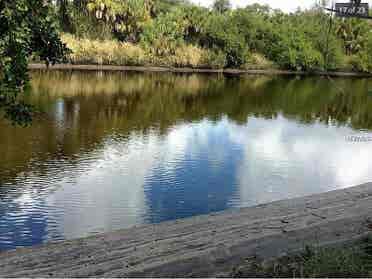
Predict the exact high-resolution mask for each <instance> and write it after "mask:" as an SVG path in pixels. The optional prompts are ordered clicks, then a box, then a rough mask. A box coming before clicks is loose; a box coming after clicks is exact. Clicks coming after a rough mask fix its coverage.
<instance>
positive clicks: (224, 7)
mask: <svg viewBox="0 0 372 279" xmlns="http://www.w3.org/2000/svg"><path fill="white" fill-rule="evenodd" d="M230 9H231V3H230V1H229V0H215V1H214V3H213V10H214V11H216V12H218V13H221V14H222V13H225V12H227V11H228V10H230Z"/></svg>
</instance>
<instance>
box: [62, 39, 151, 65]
mask: <svg viewBox="0 0 372 279" xmlns="http://www.w3.org/2000/svg"><path fill="white" fill-rule="evenodd" d="M62 41H63V42H64V43H66V45H67V47H68V48H69V49H71V50H72V53H71V54H70V55H69V57H68V60H69V62H70V63H72V64H96V65H127V66H138V65H145V64H146V62H147V57H146V54H145V51H144V50H143V49H142V48H141V47H140V46H137V45H134V44H131V43H122V42H119V41H115V40H102V41H100V40H90V39H79V38H76V37H74V36H72V35H70V34H63V35H62Z"/></svg>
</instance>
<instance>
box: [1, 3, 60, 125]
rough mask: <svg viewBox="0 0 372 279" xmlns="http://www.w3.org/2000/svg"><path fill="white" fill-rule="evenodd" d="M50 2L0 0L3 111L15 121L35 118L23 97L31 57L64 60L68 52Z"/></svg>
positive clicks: (22, 122)
mask: <svg viewBox="0 0 372 279" xmlns="http://www.w3.org/2000/svg"><path fill="white" fill-rule="evenodd" d="M50 9H51V6H50V5H48V3H47V1H41V0H17V1H14V0H2V1H0V57H1V60H0V110H2V111H4V112H5V116H6V117H7V118H9V119H11V120H12V121H13V122H15V123H21V124H24V123H27V122H29V121H30V120H31V112H32V108H31V106H30V105H28V104H26V103H24V102H23V101H22V98H20V97H19V96H20V95H21V96H22V94H19V93H21V92H24V91H25V90H26V87H27V84H28V83H27V81H28V75H27V71H28V69H27V66H28V58H29V57H30V56H31V55H32V54H36V55H37V56H38V57H39V58H40V59H41V60H43V61H45V62H46V63H55V62H58V61H61V59H62V58H63V56H64V53H65V52H66V50H67V49H66V48H65V46H64V44H63V43H62V42H61V40H60V39H59V34H58V29H57V26H56V24H55V21H54V20H53V17H52V14H53V12H52V11H51V10H50Z"/></svg>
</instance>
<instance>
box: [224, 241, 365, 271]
mask: <svg viewBox="0 0 372 279" xmlns="http://www.w3.org/2000/svg"><path fill="white" fill-rule="evenodd" d="M231 276H232V277H235V278H237V277H258V278H266V277H277V278H289V277H305V278H325V277H330V278H347V277H349V278H350V277H351V278H368V277H372V235H371V236H369V237H367V238H365V239H363V240H361V241H358V242H356V243H354V244H353V245H352V246H351V247H343V248H314V247H306V248H305V249H304V251H303V252H302V253H301V254H298V255H294V256H286V257H282V258H279V259H276V260H271V261H268V262H262V261H259V260H258V259H252V260H249V261H247V262H246V263H244V264H242V265H240V266H238V267H235V268H234V270H233V272H232V274H231Z"/></svg>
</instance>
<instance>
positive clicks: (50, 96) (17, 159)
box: [0, 71, 372, 250]
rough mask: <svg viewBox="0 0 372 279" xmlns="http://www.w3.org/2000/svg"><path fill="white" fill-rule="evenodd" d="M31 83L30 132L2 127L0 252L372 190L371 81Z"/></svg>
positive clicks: (101, 77)
mask: <svg viewBox="0 0 372 279" xmlns="http://www.w3.org/2000/svg"><path fill="white" fill-rule="evenodd" d="M31 77H32V82H31V91H30V92H29V95H28V96H27V99H28V101H29V102H31V103H32V104H34V105H35V108H36V109H37V110H38V111H39V113H38V115H37V117H36V118H35V119H34V122H33V123H32V125H31V126H29V127H26V128H23V127H15V126H12V125H11V124H10V123H9V122H7V121H5V120H0V154H1V159H0V250H5V249H13V248H16V247H22V246H31V245H36V244H40V243H45V242H50V241H58V240H64V239H72V238H78V237H84V236H89V235H92V234H97V233H102V232H108V231H112V230H116V229H121V228H128V227H131V226H134V225H139V224H145V223H158V222H162V221H166V220H173V219H177V218H184V217H190V216H195V215H200V214H207V213H211V212H217V211H222V210H225V209H231V208H240V207H247V206H254V205H257V204H261V203H266V202H271V201H275V200H281V199H287V198H293V197H299V196H304V195H308V194H313V193H321V192H326V191H329V190H334V189H341V188H345V187H348V186H352V185H356V184H361V183H365V182H368V181H372V162H371V157H372V132H371V131H372V94H369V93H368V92H369V91H370V90H371V89H372V80H371V79H361V78H359V79H357V78H336V79H328V78H325V77H301V78H299V77H279V76H272V77H269V76H248V75H242V76H227V75H221V74H172V73H129V72H122V73H120V72H83V71H81V72H78V71H73V72H69V71H33V72H32V73H31ZM351 137H353V138H351Z"/></svg>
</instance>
